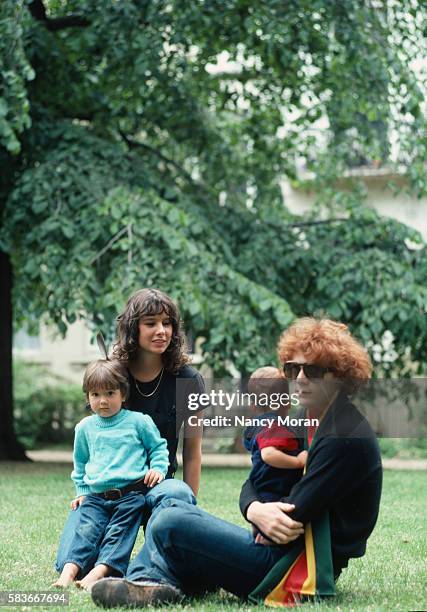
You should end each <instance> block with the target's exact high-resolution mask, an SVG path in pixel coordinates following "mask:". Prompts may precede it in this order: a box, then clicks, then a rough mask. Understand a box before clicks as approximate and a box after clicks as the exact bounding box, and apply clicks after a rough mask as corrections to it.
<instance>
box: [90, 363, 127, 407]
mask: <svg viewBox="0 0 427 612" xmlns="http://www.w3.org/2000/svg"><path fill="white" fill-rule="evenodd" d="M101 389H111V390H115V389H120V392H121V394H122V396H123V398H124V399H126V398H127V396H128V393H129V382H128V377H127V372H126V367H125V365H124V364H123V362H121V361H119V360H118V359H108V360H107V359H98V361H92V362H91V363H90V364H89V365H88V366H87V368H86V370H85V373H84V376H83V391H84V392H85V393H86V396H88V395H89V393H90V392H91V391H100V390H101Z"/></svg>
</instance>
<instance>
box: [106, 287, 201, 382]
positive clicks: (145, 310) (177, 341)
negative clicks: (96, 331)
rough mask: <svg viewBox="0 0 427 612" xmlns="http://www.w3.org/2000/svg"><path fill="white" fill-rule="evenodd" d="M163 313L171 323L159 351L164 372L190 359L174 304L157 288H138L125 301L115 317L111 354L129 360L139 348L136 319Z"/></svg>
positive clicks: (177, 367) (131, 359)
mask: <svg viewBox="0 0 427 612" xmlns="http://www.w3.org/2000/svg"><path fill="white" fill-rule="evenodd" d="M163 312H164V313H165V314H166V315H167V316H168V317H169V318H170V320H171V323H172V339H171V342H170V344H169V346H168V348H167V349H166V351H165V352H164V353H163V354H162V361H163V365H164V368H165V370H166V372H171V373H173V374H176V373H177V372H178V370H179V369H180V368H182V367H183V366H184V365H185V364H186V363H188V362H189V361H190V357H189V356H188V353H187V343H186V339H185V335H184V331H183V327H182V322H181V316H180V314H179V310H178V306H177V305H176V304H175V303H174V302H173V301H172V300H171V298H170V297H169V296H168V295H166V293H163V291H159V290H158V289H141V290H140V291H137V292H136V293H134V294H133V295H132V296H131V297H130V298H129V300H128V302H127V304H126V306H125V309H124V311H123V312H122V314H121V315H119V316H118V317H117V328H116V343H115V345H114V347H113V357H115V358H116V359H120V360H121V361H125V362H127V363H130V362H132V361H133V360H134V359H135V357H136V354H137V351H138V348H139V321H140V320H141V317H143V316H147V315H158V314H161V313H163Z"/></svg>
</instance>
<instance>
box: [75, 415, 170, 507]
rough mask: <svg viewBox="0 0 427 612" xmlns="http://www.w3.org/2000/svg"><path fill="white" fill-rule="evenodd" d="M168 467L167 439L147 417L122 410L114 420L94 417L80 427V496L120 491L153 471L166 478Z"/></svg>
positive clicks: (77, 482)
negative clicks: (161, 435) (150, 470)
mask: <svg viewBox="0 0 427 612" xmlns="http://www.w3.org/2000/svg"><path fill="white" fill-rule="evenodd" d="M168 465H169V453H168V449H167V444H166V440H164V439H163V438H161V437H160V433H159V430H158V429H157V427H156V425H155V424H154V422H153V420H152V419H151V417H149V416H148V415H147V414H141V413H140V412H132V411H130V410H125V409H121V410H120V412H118V413H117V414H115V415H114V416H111V417H101V416H99V415H98V414H93V415H92V416H89V417H86V418H84V419H83V420H82V421H80V423H78V424H77V425H76V433H75V439H74V470H73V472H72V474H71V478H72V479H73V481H74V483H75V485H76V491H77V495H78V496H79V495H86V494H88V493H102V492H103V491H108V489H120V488H122V487H125V486H126V485H128V484H130V483H132V482H134V481H135V480H139V479H140V478H143V477H144V476H145V474H146V473H147V472H148V470H149V469H156V470H158V471H159V472H161V473H162V474H163V476H166V472H167V469H168Z"/></svg>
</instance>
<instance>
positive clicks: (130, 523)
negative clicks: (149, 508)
mask: <svg viewBox="0 0 427 612" xmlns="http://www.w3.org/2000/svg"><path fill="white" fill-rule="evenodd" d="M144 505H145V496H144V494H143V493H141V492H139V491H131V492H129V493H126V495H124V496H123V497H121V498H120V499H115V500H109V499H104V498H102V497H100V496H98V495H91V494H90V495H86V497H85V498H84V500H83V503H82V504H81V506H80V520H79V523H78V525H77V529H76V531H75V533H74V537H73V539H72V542H71V546H70V549H69V551H68V557H67V558H66V559H65V563H75V564H76V565H78V566H79V568H80V573H81V574H83V575H84V574H85V573H87V572H88V570H89V569H90V568H91V567H93V566H94V565H100V564H101V563H103V564H105V565H108V566H109V567H110V568H111V569H112V570H114V573H116V574H117V575H119V576H124V574H125V573H126V569H127V566H128V564H129V559H130V555H131V552H132V549H133V546H134V544H135V540H136V536H137V535H138V529H139V526H140V525H141V518H142V509H143V507H144ZM61 569H62V568H61Z"/></svg>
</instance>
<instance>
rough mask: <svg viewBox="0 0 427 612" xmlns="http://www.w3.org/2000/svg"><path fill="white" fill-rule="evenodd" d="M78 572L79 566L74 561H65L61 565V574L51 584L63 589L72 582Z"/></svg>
mask: <svg viewBox="0 0 427 612" xmlns="http://www.w3.org/2000/svg"><path fill="white" fill-rule="evenodd" d="M78 572H79V566H78V565H76V564H75V563H66V564H65V565H64V567H63V570H62V572H61V575H60V576H59V578H58V580H57V581H56V582H54V583H53V584H52V585H51V586H53V587H57V588H58V589H64V588H66V587H68V586H70V584H72V583H73V582H74V580H75V578H76V576H77V574H78Z"/></svg>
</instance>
